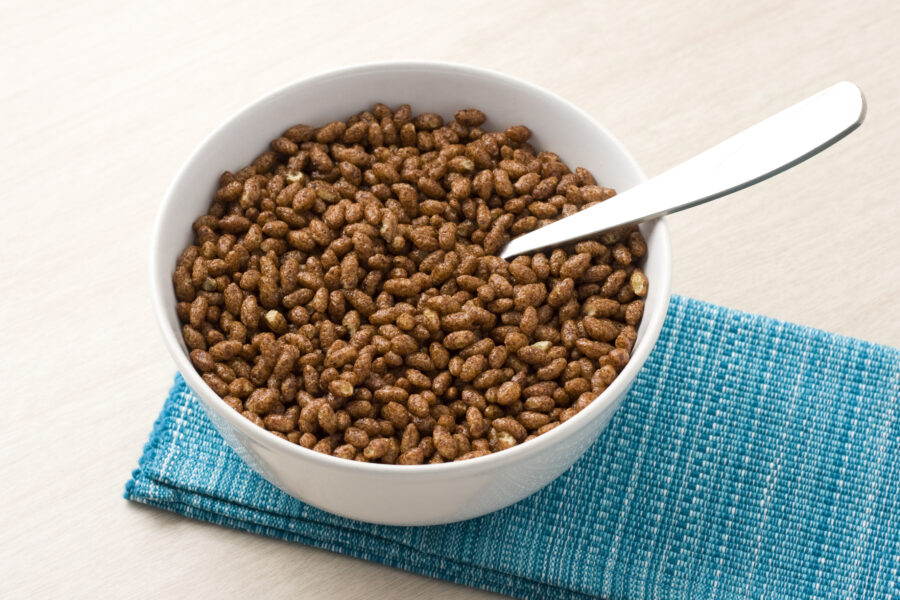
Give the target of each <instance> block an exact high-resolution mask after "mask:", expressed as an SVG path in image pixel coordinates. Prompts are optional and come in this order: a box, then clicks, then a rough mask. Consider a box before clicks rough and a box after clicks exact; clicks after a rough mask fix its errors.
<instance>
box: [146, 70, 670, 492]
mask: <svg viewBox="0 0 900 600" xmlns="http://www.w3.org/2000/svg"><path fill="white" fill-rule="evenodd" d="M376 102H383V103H385V104H387V105H388V106H391V107H396V106H398V105H400V104H403V103H408V104H411V105H412V109H413V112H414V113H419V112H437V113H439V114H441V115H443V116H444V118H445V119H448V118H452V115H453V112H454V111H456V110H458V109H460V108H466V107H476V108H480V109H481V110H483V111H484V112H485V113H486V114H487V115H488V122H487V123H486V124H485V126H484V128H485V129H486V130H495V129H501V130H502V129H503V128H505V127H507V126H509V125H517V124H524V125H527V126H528V127H529V128H530V129H531V130H532V132H533V137H532V140H531V142H532V144H533V145H534V146H535V147H536V148H537V149H539V150H543V149H546V150H551V151H554V152H556V153H557V154H559V155H560V157H561V158H562V159H563V160H564V161H565V162H566V164H568V165H569V166H570V167H572V168H574V167H576V166H583V167H585V168H587V169H589V170H590V171H591V172H592V173H593V174H594V176H595V177H596V178H597V180H598V182H599V183H601V184H602V185H605V186H609V187H613V188H616V189H617V190H625V189H628V188H630V187H633V186H635V185H637V184H638V183H640V182H641V181H643V179H644V176H643V173H642V172H641V170H640V169H639V167H638V166H637V164H636V163H635V162H634V160H633V159H632V158H631V156H630V155H629V154H628V153H627V151H626V150H625V149H624V148H623V147H622V145H621V144H620V143H619V142H618V141H617V140H616V139H615V138H613V137H612V136H611V135H610V134H609V133H608V132H607V131H606V130H605V129H603V128H602V127H601V126H599V125H598V124H597V123H596V122H595V121H594V120H593V119H592V118H591V117H590V116H589V115H587V114H586V113H584V112H583V111H581V110H580V109H578V108H576V107H575V106H573V105H571V104H570V103H568V102H566V101H565V100H562V99H561V98H559V97H557V96H555V95H553V94H551V93H549V92H547V91H545V90H542V89H540V88H537V87H535V86H532V85H530V84H527V83H524V82H521V81H519V80H516V79H514V78H511V77H508V76H505V75H501V74H498V73H492V72H489V71H484V70H481V69H476V68H472V67H466V66H461V65H451V64H445V63H381V64H373V65H362V66H358V67H351V68H347V69H343V70H340V71H334V72H330V73H326V74H323V75H319V76H315V77H312V78H309V79H306V80H303V81H300V82H296V83H294V84H291V85H289V86H287V87H285V88H282V89H280V90H278V91H276V92H274V93H272V94H270V95H268V96H266V97H264V98H262V99H260V100H258V101H256V102H254V103H252V104H251V105H249V106H247V107H245V108H244V109H242V110H241V111H239V112H238V113H237V114H236V115H235V116H234V117H232V118H231V119H230V120H228V121H227V122H226V123H224V124H223V125H222V126H220V127H219V128H218V129H216V130H215V131H214V132H213V133H212V134H211V135H210V136H209V137H208V138H207V139H206V140H205V141H204V142H203V143H202V144H201V145H200V146H199V147H198V149H197V150H196V151H195V152H194V154H193V155H192V156H191V157H190V158H189V159H188V161H187V162H186V163H185V165H184V166H183V168H182V170H181V171H180V172H179V174H178V175H177V177H176V179H175V181H174V182H173V183H172V186H171V187H170V189H169V191H168V194H167V196H166V199H165V201H164V203H163V206H162V208H161V211H160V213H159V216H158V219H157V223H156V229H155V231H154V235H153V241H152V248H151V280H152V281H151V287H152V293H153V300H154V304H155V307H156V311H157V317H158V318H159V320H160V323H161V326H162V330H163V335H164V337H165V340H166V343H167V346H168V347H169V350H170V351H171V352H172V354H173V357H174V358H175V361H176V363H177V365H178V368H179V369H180V370H181V372H182V373H183V374H184V375H185V378H186V379H187V381H188V383H189V384H190V386H191V387H192V388H193V389H194V390H195V391H197V392H198V393H199V394H200V395H201V396H203V398H204V399H205V400H206V401H207V409H212V410H214V411H215V412H216V413H218V415H219V417H220V418H221V419H217V421H218V422H217V425H220V424H221V420H222V419H223V420H224V421H227V422H228V423H229V424H230V426H232V427H235V428H237V429H239V430H240V431H242V433H244V434H245V435H248V436H251V437H252V438H254V439H255V440H256V441H258V442H259V443H260V444H263V445H265V446H266V447H268V448H271V449H272V450H273V451H283V452H289V453H297V452H300V453H304V454H305V455H306V456H307V458H309V459H311V460H316V461H328V462H329V463H331V464H332V466H333V467H334V468H336V469H345V470H346V469H350V470H359V469H363V470H366V469H370V470H371V469H373V468H375V469H381V470H382V473H383V472H384V470H390V469H393V470H394V472H395V473H396V475H397V476H401V475H400V473H399V471H402V472H403V475H402V476H404V477H406V476H411V475H412V474H413V473H418V474H422V473H424V472H425V471H429V472H433V473H434V474H435V475H437V473H438V471H447V470H448V468H452V469H456V470H462V469H465V470H469V471H477V470H481V469H484V468H488V466H489V465H495V464H496V465H499V464H500V463H501V462H503V460H501V459H504V457H506V458H505V459H512V458H513V457H514V456H515V455H516V454H517V453H523V452H526V451H528V452H536V451H539V448H540V447H541V446H547V445H550V444H552V443H553V440H554V439H558V438H560V437H561V436H564V435H566V432H567V431H568V432H574V431H575V430H576V429H578V428H582V427H588V426H590V420H591V418H592V414H594V415H597V414H600V413H601V412H602V411H603V410H604V409H605V408H609V405H610V404H611V403H613V402H615V401H616V400H617V399H619V397H621V396H622V395H623V393H624V392H625V391H626V390H627V387H628V386H629V385H630V382H631V380H632V379H633V378H634V375H635V374H636V373H637V371H638V370H639V368H640V367H641V365H642V364H643V362H644V361H645V360H646V357H647V355H648V354H649V351H650V349H651V347H652V345H653V343H655V341H656V338H657V336H658V334H659V330H660V328H661V325H662V321H663V318H664V317H665V311H666V307H667V305H668V298H669V282H670V271H671V256H670V249H669V238H668V231H667V228H666V226H665V223H664V221H661V220H660V221H656V222H652V223H645V224H643V225H642V226H641V228H642V232H643V233H644V235H645V237H646V239H647V242H648V248H649V252H648V257H647V259H646V262H645V265H644V269H645V272H646V273H647V276H648V279H649V281H650V292H649V295H648V297H647V299H646V308H645V315H644V320H643V322H642V324H641V327H640V329H639V332H638V341H637V345H636V346H635V349H634V351H633V355H632V360H631V362H630V363H629V365H627V366H626V368H625V370H624V371H623V373H622V374H621V375H620V376H619V378H618V379H617V380H616V381H615V382H614V383H613V385H612V386H610V388H609V389H608V390H607V391H606V392H604V394H602V395H601V396H600V397H599V398H598V399H597V400H595V401H594V403H593V404H591V405H590V406H589V407H587V408H586V409H585V410H584V411H582V412H581V413H580V414H579V415H578V416H577V417H575V418H574V419H571V420H570V421H569V422H567V423H566V424H565V425H564V426H562V427H558V428H556V429H555V430H553V431H551V432H549V433H547V434H545V435H543V436H541V437H539V438H537V439H535V440H533V441H530V442H528V443H527V444H523V445H521V446H519V447H516V448H513V449H510V450H506V451H504V452H501V453H497V454H493V455H490V456H487V457H483V458H479V459H476V460H473V461H466V462H462V463H449V464H444V465H423V466H421V467H394V466H392V465H377V464H366V463H356V462H353V461H346V460H343V459H337V458H333V457H328V456H323V455H320V454H316V453H312V452H310V451H307V450H305V449H303V448H300V447H299V446H295V445H293V444H290V443H288V442H285V441H284V440H280V439H278V438H276V437H275V436H272V435H270V434H269V433H268V432H265V431H263V430H262V429H259V428H257V427H256V426H254V425H252V424H251V423H250V422H249V421H247V420H245V419H244V418H243V417H241V416H240V415H238V414H237V413H236V412H235V411H233V410H232V409H230V408H229V407H227V406H226V405H225V404H224V402H221V401H217V402H216V401H215V400H214V399H215V394H214V393H213V392H212V390H210V389H209V388H208V386H206V384H205V383H204V382H203V381H202V379H201V378H200V377H199V376H198V375H197V374H196V372H195V371H194V369H193V366H192V365H191V363H190V360H189V358H188V356H187V348H186V346H185V345H184V342H183V340H182V338H181V327H180V324H179V322H178V318H177V316H176V313H175V304H176V300H175V296H174V293H173V291H172V284H171V274H172V271H173V269H174V265H175V263H176V260H177V258H178V256H179V255H180V253H181V251H182V250H183V249H184V247H185V246H186V245H188V244H189V243H190V241H191V238H192V231H191V227H190V225H191V223H192V222H193V220H194V219H196V218H197V217H198V216H199V215H201V214H203V213H205V212H206V210H207V209H208V207H209V204H210V201H211V199H212V196H213V194H214V192H215V189H216V183H217V181H218V177H219V175H220V174H221V173H222V172H223V171H225V170H232V171H235V170H237V169H239V168H241V167H243V166H244V165H247V164H249V163H250V162H251V161H252V160H253V159H254V158H255V157H256V156H257V155H259V154H260V153H261V152H263V151H264V150H266V149H267V148H268V144H269V142H270V141H271V140H272V139H274V138H276V137H277V136H278V135H280V133H281V132H282V131H284V130H285V129H287V128H288V127H290V126H292V125H294V124H297V123H306V124H310V125H314V126H315V125H322V124H325V123H327V122H329V121H332V120H337V119H346V118H347V117H348V116H350V115H351V114H354V113H357V112H359V111H361V110H364V109H368V108H370V107H371V106H372V105H373V104H374V103H376ZM606 420H608V418H607V419H606ZM595 426H596V425H595ZM220 428H221V427H220ZM599 428H600V429H602V426H600V427H599ZM598 431H599V430H598ZM229 437H230V436H228V435H227V433H226V438H229ZM229 441H230V442H232V445H234V443H233V440H232V439H229ZM312 455H315V456H312ZM505 459H504V460H505ZM255 466H257V468H261V467H260V465H255ZM261 470H263V471H264V468H261ZM445 474H446V473H445ZM276 483H277V482H276ZM283 487H284V486H283ZM288 491H291V490H288Z"/></svg>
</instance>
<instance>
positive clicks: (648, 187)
mask: <svg viewBox="0 0 900 600" xmlns="http://www.w3.org/2000/svg"><path fill="white" fill-rule="evenodd" d="M865 115H866V101H865V98H864V97H863V95H862V92H861V91H860V90H859V88H858V87H856V86H855V85H853V84H852V83H850V82H848V81H844V82H841V83H838V84H835V85H833V86H831V87H829V88H827V89H825V90H823V91H821V92H819V93H818V94H816V95H814V96H810V97H809V98H807V99H806V100H804V101H802V102H800V103H798V104H795V105H794V106H792V107H790V108H788V109H785V110H783V111H781V112H780V113H778V114H776V115H774V116H772V117H769V118H768V119H766V120H765V121H762V122H760V123H758V124H756V125H754V126H753V127H751V128H749V129H747V130H745V131H743V132H741V133H739V134H737V135H736V136H734V137H732V138H729V139H727V140H725V141H724V142H722V143H721V144H719V145H717V146H714V147H712V148H710V149H709V150H707V151H706V152H703V153H702V154H698V155H697V156H695V157H694V158H692V159H690V160H688V161H686V162H683V163H681V164H680V165H678V166H677V167H674V168H672V169H669V170H668V171H666V172H664V173H662V174H660V175H657V176H656V177H654V178H653V179H650V180H648V181H645V182H644V183H642V184H640V185H638V186H636V187H633V188H631V189H630V190H627V191H625V192H622V193H621V194H619V195H617V196H613V197H612V198H610V199H609V200H606V201H604V202H601V203H599V204H595V205H594V206H591V207H590V208H586V209H584V210H582V211H580V212H579V213H577V214H575V215H571V216H568V217H566V218H565V219H560V220H559V221H555V222H554V223H551V224H549V225H545V226H544V227H541V228H540V229H536V230H534V231H532V232H530V233H526V234H525V235H522V236H519V237H517V238H516V239H514V240H512V241H511V242H509V243H508V244H506V246H504V248H503V249H502V250H501V251H500V256H501V257H502V258H506V259H509V258H511V257H513V256H516V255H518V254H524V253H526V252H531V251H534V250H539V249H542V248H548V247H553V246H561V245H563V244H565V243H567V242H572V241H575V240H578V239H581V238H584V237H587V236H590V235H593V234H595V233H598V232H601V231H605V230H608V229H613V228H615V227H618V226H620V225H625V224H627V223H636V222H639V221H646V220H649V219H653V218H656V217H660V216H662V215H667V214H669V213H673V212H677V211H680V210H684V209H686V208H690V207H692V206H696V205H698V204H703V203H704V202H709V201H710V200H715V199H716V198H721V197H722V196H727V195H728V194H731V193H732V192H736V191H738V190H741V189H743V188H745V187H749V186H751V185H753V184H754V183H759V182H760V181H763V180H764V179H768V178H769V177H772V176H773V175H777V174H778V173H781V172H782V171H786V170H787V169H790V168H791V167H793V166H794V165H797V164H799V163H801V162H803V161H804V160H806V159H807V158H809V157H811V156H814V155H816V154H818V153H819V152H821V151H822V150H824V149H825V148H827V147H828V146H830V145H832V144H833V143H835V142H837V141H838V140H840V139H841V138H843V137H844V136H846V135H847V134H849V133H850V132H851V131H853V130H854V129H856V128H857V127H859V126H860V124H862V122H863V119H864V118H865Z"/></svg>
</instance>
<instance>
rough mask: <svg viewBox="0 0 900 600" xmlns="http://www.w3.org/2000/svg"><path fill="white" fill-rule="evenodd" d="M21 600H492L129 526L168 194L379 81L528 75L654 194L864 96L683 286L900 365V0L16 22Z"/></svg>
mask: <svg viewBox="0 0 900 600" xmlns="http://www.w3.org/2000/svg"><path fill="white" fill-rule="evenodd" d="M0 9H2V12H0V14H3V19H2V20H0V81H2V82H3V85H0V124H2V139H3V143H2V145H0V164H2V166H3V168H2V170H0V185H2V189H3V200H2V203H3V204H2V206H3V211H2V213H0V214H2V216H0V224H2V232H0V257H2V261H0V281H2V282H3V300H2V302H0V343H2V345H3V348H2V355H0V356H2V358H0V381H2V384H3V390H4V394H3V397H4V401H5V411H4V419H3V426H2V428H0V481H3V484H2V485H0V506H2V509H0V531H2V532H3V538H2V539H3V544H2V548H0V596H2V597H4V598H10V597H16V598H29V597H48V596H50V597H53V596H65V597H98V596H100V597H108V596H113V595H115V596H117V597H121V598H145V597H200V596H213V595H214V596H215V597H219V598H242V597H248V596H251V595H265V596H266V597H272V598H292V599H299V598H379V597H426V596H427V597H430V598H436V599H450V598H473V599H474V598H488V597H492V595H491V594H488V593H485V592H479V591H475V590H471V589H468V588H463V587H460V586H455V585H452V584H449V583H444V582H440V581H434V580H430V579H426V578H423V577H419V576H415V575H411V574H407V573H404V572H401V571H397V570H393V569H389V568H386V567H381V566H377V565H373V564H369V563H365V562H362V561H357V560H353V559H349V558H346V557H342V556H338V555H335V554H331V553H327V552H322V551H318V550H312V549H309V548H304V547H301V546H296V545H292V544H286V543H282V542H278V541H273V540H271V539H267V538H262V537H258V536H253V535H248V534H244V533H239V532H235V531H231V530H227V529H224V528H220V527H214V526H210V525H204V524H201V523H197V522H193V521H190V520H188V519H184V518H180V517H175V516H173V515H170V514H166V513H163V512H160V511H156V510H150V509H146V508H141V507H137V506H133V505H130V504H128V503H126V502H125V501H124V500H122V498H121V493H122V489H123V485H124V482H125V480H126V478H127V475H128V473H129V471H130V469H132V468H133V467H134V466H135V464H136V460H137V458H138V456H139V453H140V450H141V447H142V445H143V444H144V442H145V440H146V436H147V434H148V432H149V428H150V426H151V424H152V422H153V419H154V417H155V416H156V414H157V412H158V410H159V408H160V405H161V402H162V399H163V397H164V394H165V392H166V390H167V388H168V386H169V384H170V381H171V376H172V374H173V372H174V366H173V364H172V362H171V361H170V359H169V358H168V356H167V354H166V351H165V349H164V348H163V346H162V344H161V341H160V337H159V335H158V332H157V329H156V325H155V323H154V321H153V316H152V313H151V307H150V302H149V299H148V286H147V248H148V242H149V232H150V226H151V223H152V220H153V218H154V214H155V212H156V210H157V208H158V206H159V203H160V201H161V198H162V196H163V193H164V191H165V189H166V187H167V186H168V184H169V181H170V180H171V179H172V177H173V175H174V173H175V172H176V170H177V168H178V167H179V165H180V164H181V163H182V161H184V159H185V158H186V156H187V155H188V154H189V152H191V150H192V149H193V148H194V147H195V146H196V145H197V144H198V143H199V141H200V140H201V139H202V138H203V137H204V136H205V135H206V134H207V133H209V132H210V131H211V130H212V129H213V128H214V127H215V126H216V125H217V124H218V123H219V122H221V121H222V120H223V119H225V118H226V117H227V116H228V115H230V114H231V113H232V112H234V111H235V110H237V109H238V108H240V107H241V106H243V105H244V104H246V103H247V102H249V101H251V100H253V99H254V98H256V97H258V96H260V95H261V94H263V93H265V92H267V91H268V90H270V89H272V88H274V87H277V86H281V85H283V84H285V83H286V82H289V81H291V80H293V79H296V78H299V77H301V76H304V75H307V74H310V73H313V72H317V71H321V70H324V69H329V68H333V67H338V66H342V65H346V64H351V63H355V62H363V61H372V60H382V59H397V58H423V59H439V60H449V61H456V62H465V63H471V64H476V65H480V66H484V67H488V68H493V69H497V70H501V71H505V72H508V73H511V74H512V75H516V76H519V77H523V78H525V79H528V80H530V81H533V82H534V83H536V84H538V85H541V86H544V87H547V88H549V89H551V90H554V91H556V92H558V93H559V94H561V95H562V96H564V97H566V98H568V99H570V100H572V101H573V102H575V103H576V104H578V105H580V106H581V107H583V108H584V109H585V110H587V111H588V112H589V113H591V114H592V115H594V116H596V117H597V119H598V120H599V121H600V122H602V123H604V124H605V125H606V126H607V127H608V128H609V129H611V130H612V131H613V132H614V133H615V134H616V135H617V136H618V137H619V138H620V139H621V140H622V141H623V142H624V143H625V144H626V145H627V146H628V148H629V149H630V150H631V151H632V152H633V154H634V155H635V157H636V158H637V159H638V161H639V162H640V163H641V164H642V165H643V166H644V168H645V169H646V171H647V173H648V174H650V175H653V174H656V173H658V172H660V171H662V170H664V169H665V168H667V167H669V166H672V165H674V164H677V163H678V162H680V161H681V160H683V159H685V158H687V157H690V156H691V155H693V154H694V153H696V152H698V151H700V150H702V149H704V148H706V147H708V146H710V145H712V144H714V143H716V142H718V141H720V140H722V139H724V138H725V137H727V136H729V135H731V134H733V133H736V132H737V131H740V130H741V129H743V128H744V127H745V126H748V125H750V124H752V123H754V122H756V121H758V120H760V119H762V118H764V117H766V116H768V115H769V114H771V113H773V112H775V111H776V110H779V109H781V108H784V107H786V106H788V105H790V104H792V103H793V102H795V101H797V100H800V99H802V98H804V97H805V96H807V95H810V94H812V93H814V92H816V91H818V90H819V89H822V88H824V87H826V86H828V85H829V84H831V83H834V82H836V81H839V80H841V79H849V80H852V81H854V82H855V83H857V84H858V85H860V87H861V88H862V89H863V90H864V92H865V93H866V95H867V98H868V101H869V114H868V119H867V122H866V123H865V124H864V125H863V127H862V128H861V129H860V130H859V131H858V132H856V133H854V134H853V135H852V136H850V137H849V138H848V139H847V140H846V141H843V142H841V143H840V144H839V145H837V146H836V147H834V148H832V149H830V150H828V151H826V152H825V153H823V154H822V155H821V156H818V157H816V158H814V159H813V160H811V161H809V162H807V163H805V164H803V165H801V166H799V167H797V168H796V169H793V170H791V171H790V172H789V173H787V174H785V175H783V176H780V177H778V178H776V179H774V180H771V181H768V182H765V183H763V184H761V185H759V186H756V187H753V188H752V189H749V190H747V191H744V192H741V193H740V194H738V195H736V196H733V197H731V198H729V199H727V200H723V201H721V202H715V203H712V204H709V205H706V206H703V207H700V208H697V209H694V210H691V211H689V212H685V213H682V214H679V215H677V216H675V217H673V218H671V219H670V225H671V229H672V233H673V245H674V255H675V280H674V281H675V282H674V291H675V292H677V293H681V294H687V295H690V296H694V297H697V298H702V299H705V300H710V301H712V302H717V303H721V304H725V305H729V306H733V307H736V308H740V309H744V310H748V311H752V312H758V313H763V314H767V315H771V316H774V317H778V318H781V319H787V320H791V321H797V322H800V323H803V324H806V325H812V326H816V327H820V328H823V329H826V330H830V331H835V332H838V333H842V334H846V335H851V336H857V337H862V338H866V339H870V340H873V341H876V342H881V343H884V344H889V345H894V346H898V345H900V318H898V317H900V314H898V312H900V311H898V300H897V298H898V296H900V242H898V236H897V229H898V223H900V203H898V202H897V197H898V196H900V183H898V178H897V175H896V165H897V155H898V151H900V112H898V111H897V110H896V106H895V103H896V99H897V98H898V97H900V71H898V70H897V68H896V65H897V64H898V63H900V46H898V45H897V44H896V43H895V42H894V41H893V35H892V33H896V31H898V30H900V3H897V2H891V1H890V0H883V1H875V2H848V1H818V2H814V1H812V0H801V1H796V2H790V3H785V2H780V1H777V0H765V1H760V2H746V1H744V0H741V1H737V0H729V1H726V2H712V1H705V2H687V1H675V2H655V3H626V2H596V3H595V2H577V1H560V2H553V3H550V2H537V1H533V0H529V1H519V2H514V3H513V2H501V3H489V4H488V3H482V2H475V1H470V0H458V1H457V2H454V3H453V4H452V5H448V4H447V3H446V2H441V3H438V2H419V3H415V4H412V3H406V2H398V1H383V2H378V3H368V2H353V3H344V4H343V5H341V6H340V7H338V6H337V5H336V4H334V3H331V2H324V1H317V2H304V3H298V2H284V1H281V0H275V1H272V2H266V3H259V2H257V3H239V2H232V1H224V2H212V1H205V2H192V3H182V2H171V1H156V2H134V3H113V2H100V1H85V2H76V3H70V2H60V1H56V0H53V1H40V2H26V1H24V0H13V1H12V2H9V1H7V2H3V3H2V5H0Z"/></svg>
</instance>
